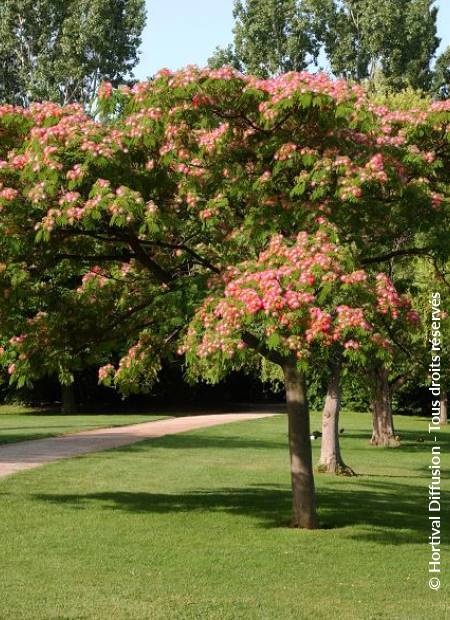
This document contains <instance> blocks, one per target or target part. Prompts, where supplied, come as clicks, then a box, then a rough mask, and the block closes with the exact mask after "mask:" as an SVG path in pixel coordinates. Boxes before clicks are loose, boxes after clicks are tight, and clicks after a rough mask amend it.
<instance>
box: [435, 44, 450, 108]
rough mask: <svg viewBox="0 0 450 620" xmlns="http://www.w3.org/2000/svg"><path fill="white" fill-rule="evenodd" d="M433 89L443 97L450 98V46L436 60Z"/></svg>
mask: <svg viewBox="0 0 450 620" xmlns="http://www.w3.org/2000/svg"><path fill="white" fill-rule="evenodd" d="M433 90H434V92H435V93H436V94H437V96H438V97H440V98H441V99H448V98H449V96H450V46H448V47H447V49H446V50H445V51H444V52H442V54H441V55H440V56H439V57H438V59H437V60H436V64H435V66H434V75H433Z"/></svg>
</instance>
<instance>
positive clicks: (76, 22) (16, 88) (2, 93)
mask: <svg viewBox="0 0 450 620" xmlns="http://www.w3.org/2000/svg"><path fill="white" fill-rule="evenodd" d="M144 25H145V1H144V0H2V2H1V3H0V102H7V103H14V104H17V103H19V104H22V105H28V104H29V103H31V102H32V101H43V100H49V101H54V102H57V103H61V104H67V103H71V102H81V103H83V104H86V103H87V102H88V101H89V100H90V99H92V97H93V96H94V94H95V92H96V90H97V88H98V85H99V83H100V82H101V81H102V80H108V81H110V82H112V83H113V84H115V85H117V84H118V83H120V82H123V81H126V80H127V79H128V78H130V77H131V72H132V70H133V68H134V66H135V65H136V63H137V60H138V48H139V45H140V43H141V35H142V31H143V28H144Z"/></svg>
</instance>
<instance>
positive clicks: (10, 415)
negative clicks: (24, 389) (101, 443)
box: [0, 405, 165, 445]
mask: <svg viewBox="0 0 450 620" xmlns="http://www.w3.org/2000/svg"><path fill="white" fill-rule="evenodd" d="M164 417H165V416H155V415H135V414H113V415H102V414H90V415H62V414H57V413H56V414H49V413H48V412H46V411H41V410H39V409H36V410H32V409H29V408H25V407H18V406H14V405H1V406H0V445H1V444H5V443H12V442H15V441H24V440H25V439H42V438H43V437H53V436H55V435H65V434H67V433H74V432H76V431H86V430H90V429H94V428H106V427H108V426H123V425H127V424H139V423H140V422H150V421H152V420H160V419H161V418H164Z"/></svg>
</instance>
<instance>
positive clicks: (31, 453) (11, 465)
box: [0, 413, 276, 478]
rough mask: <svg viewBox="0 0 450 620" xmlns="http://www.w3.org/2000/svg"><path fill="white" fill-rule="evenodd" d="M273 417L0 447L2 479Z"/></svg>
mask: <svg viewBox="0 0 450 620" xmlns="http://www.w3.org/2000/svg"><path fill="white" fill-rule="evenodd" d="M273 415H276V414H273V413H223V414H214V415H198V416H186V417H183V418H170V419H168V420H167V419H166V420H157V421H156V422H143V423H142V424H131V425H129V426H116V427H113V428H99V429H95V430H92V431H82V432H81V433H73V434H71V435H63V436H61V437H50V438H48V439H31V440H29V441H21V442H19V443H13V444H7V445H5V446H0V478H5V477H6V476H9V475H11V474H15V473H16V472H19V471H23V470H24V469H33V468H35V467H39V466H40V465H44V464H45V463H52V462H53V461H59V460H61V459H68V458H71V457H74V456H80V455H81V454H88V453H90V452H100V451H102V450H109V449H111V448H120V447H121V446H127V445H129V444H132V443H136V442H138V441H143V440H144V439H154V438H156V437H163V436H164V435H173V434H175V433H184V432H186V431H192V430H196V429H199V428H207V427H208V426H218V425H220V424H226V423H228V422H240V421H242V420H255V419H257V418H267V417H271V416H273Z"/></svg>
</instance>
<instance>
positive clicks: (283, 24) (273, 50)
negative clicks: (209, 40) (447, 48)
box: [210, 0, 444, 90]
mask: <svg viewBox="0 0 450 620" xmlns="http://www.w3.org/2000/svg"><path fill="white" fill-rule="evenodd" d="M437 12H438V9H437V7H435V6H434V0H399V1H398V2H391V0H246V1H245V2H242V1H241V0H236V2H235V6H234V12H233V15H234V17H235V20H236V22H235V27H234V42H233V45H232V46H229V47H228V48H226V49H224V50H223V49H218V50H217V51H216V53H215V55H214V56H213V57H212V58H211V59H210V63H211V64H212V65H213V66H220V65H222V64H231V65H233V66H235V67H236V68H239V69H241V70H244V71H246V72H248V73H253V74H255V75H260V76H262V77H267V76H269V75H275V74H279V73H283V72H286V71H292V70H296V71H299V70H302V69H304V68H305V67H307V66H308V65H309V64H311V63H313V64H315V65H317V62H318V59H319V57H320V60H321V61H322V60H324V61H326V63H327V64H328V65H329V67H330V69H331V71H332V72H333V73H334V75H335V76H337V77H344V78H347V79H353V80H356V81H359V82H361V81H363V80H369V81H370V82H373V81H374V80H375V78H376V75H377V73H380V72H381V73H382V75H383V77H384V80H385V82H386V85H387V86H388V87H389V88H391V89H394V90H401V89H402V88H404V87H406V86H411V87H413V88H421V89H423V90H429V89H430V87H431V81H432V71H431V67H430V63H431V60H432V59H433V56H434V54H435V52H436V50H437V48H438V45H439V38H438V37H437V35H436V17H437ZM319 52H321V55H319ZM442 62H444V60H443V61H442Z"/></svg>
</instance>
